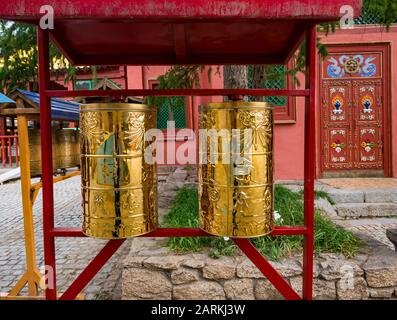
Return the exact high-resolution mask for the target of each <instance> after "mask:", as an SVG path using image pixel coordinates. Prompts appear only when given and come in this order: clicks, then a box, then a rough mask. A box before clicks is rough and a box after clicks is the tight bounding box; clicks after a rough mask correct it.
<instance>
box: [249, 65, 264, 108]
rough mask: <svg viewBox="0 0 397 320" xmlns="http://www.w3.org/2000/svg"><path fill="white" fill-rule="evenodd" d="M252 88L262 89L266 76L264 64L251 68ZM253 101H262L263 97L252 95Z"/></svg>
mask: <svg viewBox="0 0 397 320" xmlns="http://www.w3.org/2000/svg"><path fill="white" fill-rule="evenodd" d="M252 69H253V70H252V89H263V87H264V84H265V78H266V67H265V66H264V65H255V66H253V68H252ZM252 98H253V101H264V100H265V97H262V96H254V97H252Z"/></svg>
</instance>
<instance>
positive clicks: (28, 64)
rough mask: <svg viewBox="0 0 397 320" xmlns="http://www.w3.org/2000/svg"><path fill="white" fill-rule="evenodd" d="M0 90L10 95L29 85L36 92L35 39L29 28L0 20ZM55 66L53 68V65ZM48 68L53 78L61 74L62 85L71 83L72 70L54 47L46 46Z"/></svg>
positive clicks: (31, 27)
mask: <svg viewBox="0 0 397 320" xmlns="http://www.w3.org/2000/svg"><path fill="white" fill-rule="evenodd" d="M0 49H1V57H0V90H1V92H3V91H5V92H6V93H10V92H11V91H12V90H14V89H16V88H21V89H26V87H27V86H28V83H29V82H30V81H31V82H33V87H34V89H35V90H37V89H38V84H37V83H38V79H37V77H38V64H37V36H36V28H35V27H34V26H31V25H26V24H20V23H12V22H6V21H2V20H0ZM55 63H56V64H57V65H58V66H63V67H58V68H54V64H55ZM50 65H51V69H52V70H53V72H55V73H56V75H59V74H61V73H62V74H65V82H68V81H70V80H73V79H74V77H75V75H76V68H75V67H73V66H72V65H70V64H69V63H68V62H67V60H66V58H65V57H64V56H63V55H62V54H61V53H60V52H59V50H58V49H57V48H56V46H55V45H53V44H52V43H51V44H50Z"/></svg>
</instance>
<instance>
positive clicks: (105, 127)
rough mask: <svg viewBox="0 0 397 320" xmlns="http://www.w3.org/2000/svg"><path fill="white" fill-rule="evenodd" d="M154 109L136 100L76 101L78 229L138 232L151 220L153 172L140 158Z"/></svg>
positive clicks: (99, 233) (150, 226)
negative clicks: (80, 199) (80, 226)
mask: <svg viewBox="0 0 397 320" xmlns="http://www.w3.org/2000/svg"><path fill="white" fill-rule="evenodd" d="M155 127H156V110H155V109H154V108H152V107H149V106H147V105H142V104H126V103H100V104H89V105H83V106H81V110H80V145H81V178H82V197H83V216H84V219H83V232H84V233H85V234H86V235H87V236H91V237H97V238H105V239H117V238H127V237H133V236H139V235H142V234H145V233H149V232H151V231H153V230H155V228H156V225H157V172H156V166H155V165H154V164H148V163H146V161H145V157H144V153H145V149H146V147H147V146H148V145H149V144H150V143H151V142H145V139H144V136H145V132H146V131H147V130H149V129H152V128H155Z"/></svg>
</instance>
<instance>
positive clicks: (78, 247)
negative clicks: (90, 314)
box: [0, 176, 130, 299]
mask: <svg viewBox="0 0 397 320" xmlns="http://www.w3.org/2000/svg"><path fill="white" fill-rule="evenodd" d="M54 188H55V190H54V193H55V224H56V226H57V227H77V228H79V227H80V226H81V207H80V201H81V199H80V177H79V176H77V177H73V178H71V179H68V180H65V181H63V182H59V183H57V184H55V186H54ZM41 208H42V198H41V191H40V194H39V196H38V198H37V200H36V203H35V205H34V208H33V211H34V223H35V235H36V252H37V259H38V264H39V266H42V265H43V241H42V209H41ZM105 243H106V241H104V240H98V239H91V238H58V239H57V240H56V248H57V250H56V254H57V283H58V290H59V291H60V292H63V291H64V290H65V289H66V288H67V286H68V284H70V283H71V282H72V281H73V280H74V279H75V278H76V276H77V275H78V274H79V273H80V271H81V270H83V268H84V267H85V266H86V265H87V263H88V262H89V261H90V260H91V259H92V258H93V257H94V256H95V254H96V253H97V252H98V251H99V250H100V249H101V248H102V247H103V246H104V244H105ZM129 247H130V244H129V241H128V240H127V241H126V242H125V243H124V244H123V246H122V247H121V248H120V249H119V251H118V252H117V253H116V254H115V255H114V256H113V257H112V258H111V260H109V262H108V263H107V264H106V265H105V266H104V268H102V270H101V271H100V272H99V273H98V274H97V275H96V276H95V278H94V279H93V280H92V281H91V283H90V284H89V285H88V286H87V287H86V289H85V290H84V291H83V293H85V294H86V299H95V298H109V299H110V298H112V299H118V298H120V295H121V292H120V290H119V278H120V276H121V271H122V270H121V268H122V264H121V263H122V260H123V258H124V256H125V255H126V254H127V253H128V250H129ZM24 250H25V249H24V240H23V220H22V204H21V190H20V182H19V181H15V182H12V183H8V184H5V185H1V186H0V292H8V291H9V290H10V289H11V288H12V286H13V285H14V284H15V283H16V282H17V281H18V279H19V278H20V276H21V275H22V274H23V272H24V270H25V251H24Z"/></svg>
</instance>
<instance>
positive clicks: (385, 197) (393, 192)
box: [323, 188, 397, 203]
mask: <svg viewBox="0 0 397 320" xmlns="http://www.w3.org/2000/svg"><path fill="white" fill-rule="evenodd" d="M323 190H324V191H326V192H327V193H328V194H329V196H330V197H331V199H332V200H333V201H334V202H335V203H364V202H365V203H386V202H394V203H397V189H369V190H346V189H334V188H326V189H323Z"/></svg>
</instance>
